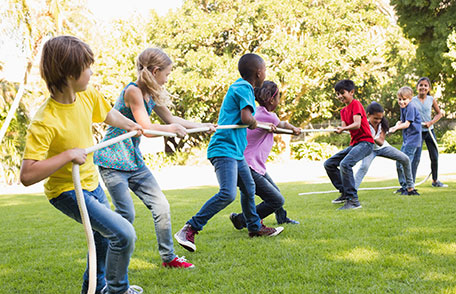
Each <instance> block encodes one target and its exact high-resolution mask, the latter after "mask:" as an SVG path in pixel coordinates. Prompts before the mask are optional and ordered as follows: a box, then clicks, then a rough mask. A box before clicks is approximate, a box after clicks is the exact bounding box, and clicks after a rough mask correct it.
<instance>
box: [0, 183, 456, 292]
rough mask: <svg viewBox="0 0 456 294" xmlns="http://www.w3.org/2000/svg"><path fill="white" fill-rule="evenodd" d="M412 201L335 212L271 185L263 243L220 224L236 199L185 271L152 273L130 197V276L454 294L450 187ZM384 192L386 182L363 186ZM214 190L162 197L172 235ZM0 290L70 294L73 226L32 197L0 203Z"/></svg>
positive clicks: (212, 287) (76, 231)
mask: <svg viewBox="0 0 456 294" xmlns="http://www.w3.org/2000/svg"><path fill="white" fill-rule="evenodd" d="M447 184H449V185H450V187H449V188H444V189H436V188H432V187H431V186H430V181H429V182H427V183H425V184H424V185H422V186H420V187H418V188H419V192H420V193H421V196H413V197H412V196H397V195H394V194H393V193H392V190H384V191H361V192H360V201H361V204H362V205H363V208H362V209H360V210H356V211H336V208H337V207H338V206H339V205H333V204H331V200H332V199H334V198H336V197H337V196H338V195H337V194H335V193H333V194H320V195H306V196H298V193H299V192H307V191H313V190H319V191H322V190H331V189H333V188H332V186H330V185H329V184H306V183H303V182H301V183H287V184H280V185H279V186H280V188H281V190H282V192H283V194H284V195H285V197H286V203H285V208H286V209H287V211H288V215H289V216H290V217H291V218H293V219H296V220H299V221H300V222H301V224H300V225H286V226H285V231H284V232H283V233H282V234H281V235H279V236H277V237H274V238H253V239H252V238H249V237H248V235H247V231H246V230H242V231H237V230H235V229H234V228H233V226H232V224H231V222H230V221H229V218H228V215H229V214H230V213H231V212H239V211H240V204H239V198H238V199H237V200H236V201H235V202H234V203H233V204H231V205H230V206H229V207H228V208H226V209H225V210H223V211H221V212H220V213H219V214H218V215H216V216H215V217H214V218H213V219H211V221H210V222H209V223H208V225H207V226H206V227H205V228H204V230H203V231H202V232H200V234H199V235H197V236H196V239H195V240H196V246H197V251H196V252H194V253H190V252H187V251H185V250H184V249H183V248H181V247H180V246H179V245H177V243H176V246H175V251H176V253H177V254H178V255H179V256H182V255H185V256H186V257H187V259H188V260H189V261H190V262H192V263H194V264H195V265H196V268H195V269H193V270H175V269H174V270H172V269H165V268H162V267H161V266H160V264H161V259H160V257H159V255H158V249H157V244H156V239H155V234H154V226H153V222H152V217H151V214H150V212H149V211H148V210H147V209H146V208H145V206H144V205H143V204H142V203H140V201H139V200H138V199H137V198H136V197H135V198H134V199H135V204H136V208H137V218H136V221H135V228H136V231H137V236H138V240H137V242H136V249H135V252H134V254H133V258H132V260H131V264H130V274H129V275H130V281H131V283H132V284H137V285H140V286H142V287H143V288H144V289H145V294H147V293H456V275H455V271H456V209H455V195H456V182H447ZM375 185H382V186H392V185H396V181H385V182H379V183H375V182H370V183H366V184H365V185H364V187H366V186H375ZM217 190H218V188H217V187H200V188H192V189H185V190H170V191H165V194H166V195H167V197H168V200H169V202H170V204H171V214H172V221H173V232H176V231H177V230H179V229H180V228H181V227H182V226H183V225H184V223H185V222H186V221H187V219H188V218H190V217H191V216H192V215H193V214H195V213H196V212H197V210H198V209H199V208H200V207H201V205H202V204H203V203H204V202H205V201H206V200H207V199H208V198H209V197H211V196H212V195H213V194H214V193H215V192H217ZM0 219H1V229H0V230H1V234H0V246H1V247H0V285H1V286H0V293H46V294H48V293H79V291H80V284H81V281H82V273H83V271H84V268H85V264H86V251H87V249H86V243H85V242H86V241H85V237H84V232H83V227H82V225H80V224H78V223H76V222H75V221H73V220H71V219H70V218H68V217H66V216H64V215H63V214H62V213H60V212H59V211H58V210H56V209H55V208H53V207H52V206H51V205H50V204H49V203H48V202H47V200H46V198H45V196H43V195H14V196H11V195H2V196H0ZM264 222H265V224H266V225H268V226H273V225H275V218H274V217H272V216H270V217H268V218H266V219H265V220H264Z"/></svg>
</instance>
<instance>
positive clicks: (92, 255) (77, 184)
mask: <svg viewBox="0 0 456 294" xmlns="http://www.w3.org/2000/svg"><path fill="white" fill-rule="evenodd" d="M144 133H146V134H151V135H157V136H170V137H175V136H176V134H174V133H167V132H161V131H153V130H144ZM136 134H138V132H137V131H132V132H129V133H125V134H122V135H120V136H118V137H115V138H112V139H109V140H106V141H104V142H101V143H100V144H97V145H95V146H92V147H88V148H86V149H85V151H86V153H87V154H89V153H92V152H95V151H97V150H99V149H102V148H104V147H107V146H110V145H113V144H116V143H118V142H120V141H123V140H125V139H128V138H131V137H133V136H135V135H136ZM72 177H73V184H74V190H75V192H76V200H77V202H78V207H79V213H80V214H81V221H82V225H83V226H84V231H85V235H86V239H87V247H88V249H89V289H88V291H87V293H88V294H94V293H95V290H96V281H97V259H96V251H95V240H94V239H93V233H92V226H91V224H90V219H89V213H88V212H87V206H86V204H85V200H84V193H83V192H82V186H81V179H80V175H79V164H76V163H73V167H72Z"/></svg>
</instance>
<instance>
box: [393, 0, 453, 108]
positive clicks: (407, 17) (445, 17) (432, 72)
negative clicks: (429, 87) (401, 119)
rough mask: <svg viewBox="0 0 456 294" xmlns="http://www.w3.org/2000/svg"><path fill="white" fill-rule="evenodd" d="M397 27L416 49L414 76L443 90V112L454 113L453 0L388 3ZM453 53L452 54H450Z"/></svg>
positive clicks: (394, 1) (399, 0)
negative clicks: (395, 17)
mask: <svg viewBox="0 0 456 294" xmlns="http://www.w3.org/2000/svg"><path fill="white" fill-rule="evenodd" d="M391 4H392V5H394V8H395V10H396V13H397V15H398V23H399V25H400V26H401V27H402V28H403V30H404V32H405V34H406V36H407V37H408V38H410V39H411V40H412V41H413V43H415V44H416V45H417V51H416V61H415V62H416V64H415V66H416V73H417V74H418V75H419V76H427V77H429V78H430V79H431V80H432V81H433V82H436V83H437V84H439V85H440V86H442V88H443V89H444V91H443V98H444V99H443V100H441V101H440V102H441V103H443V105H444V107H443V108H444V109H445V110H447V112H452V113H455V112H456V107H455V106H456V96H455V95H454V92H455V90H456V84H455V83H454V79H455V74H456V67H454V66H452V63H453V64H454V62H455V60H456V59H455V56H454V53H451V52H450V51H451V50H454V37H452V35H454V33H455V29H456V5H455V1H452V0H391ZM453 52H454V51H453Z"/></svg>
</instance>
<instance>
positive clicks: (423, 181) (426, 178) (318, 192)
mask: <svg viewBox="0 0 456 294" xmlns="http://www.w3.org/2000/svg"><path fill="white" fill-rule="evenodd" d="M431 174H432V173H430V174H428V175H427V176H426V177H425V178H424V179H423V180H422V181H421V182H419V183H417V184H415V187H417V186H419V185H421V184H423V183H425V182H426V181H427V180H428V179H429V177H430V176H431ZM399 188H401V186H389V187H371V188H359V189H358V191H372V190H389V189H399ZM339 192H340V191H339V190H329V191H314V192H305V193H299V194H298V195H299V196H303V195H313V194H329V193H339Z"/></svg>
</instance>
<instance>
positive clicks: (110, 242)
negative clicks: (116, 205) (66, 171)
mask: <svg viewBox="0 0 456 294" xmlns="http://www.w3.org/2000/svg"><path fill="white" fill-rule="evenodd" d="M83 194H84V199H85V203H86V206H87V211H88V213H89V218H90V223H91V225H92V229H93V235H94V239H95V248H96V252H97V288H96V290H97V292H98V291H100V290H101V289H102V288H103V287H104V286H105V284H106V283H107V284H108V292H109V293H124V292H125V291H127V290H128V288H129V287H130V286H129V283H128V264H129V262H130V257H131V254H132V252H133V250H134V247H135V241H136V234H135V229H134V228H133V226H132V225H131V224H130V223H129V222H128V221H127V220H125V219H124V218H123V217H122V216H120V215H119V214H117V213H115V212H114V211H112V210H111V209H110V206H109V202H108V199H107V198H106V195H105V193H104V192H103V189H101V187H100V186H98V187H97V188H96V189H95V190H94V191H92V192H90V191H86V190H83ZM49 202H51V204H52V205H54V207H55V208H57V209H58V210H60V211H61V212H63V213H64V214H66V215H67V216H69V217H71V218H72V219H74V220H76V221H77V222H79V223H82V222H81V215H80V214H79V207H78V203H77V200H76V193H75V191H74V190H71V191H67V192H63V193H62V194H60V195H59V196H58V197H57V198H53V199H51V200H50V201H49ZM105 278H106V281H105ZM83 281H84V282H83V284H82V290H83V293H84V291H87V287H88V264H87V268H86V271H85V272H84V277H83Z"/></svg>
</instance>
